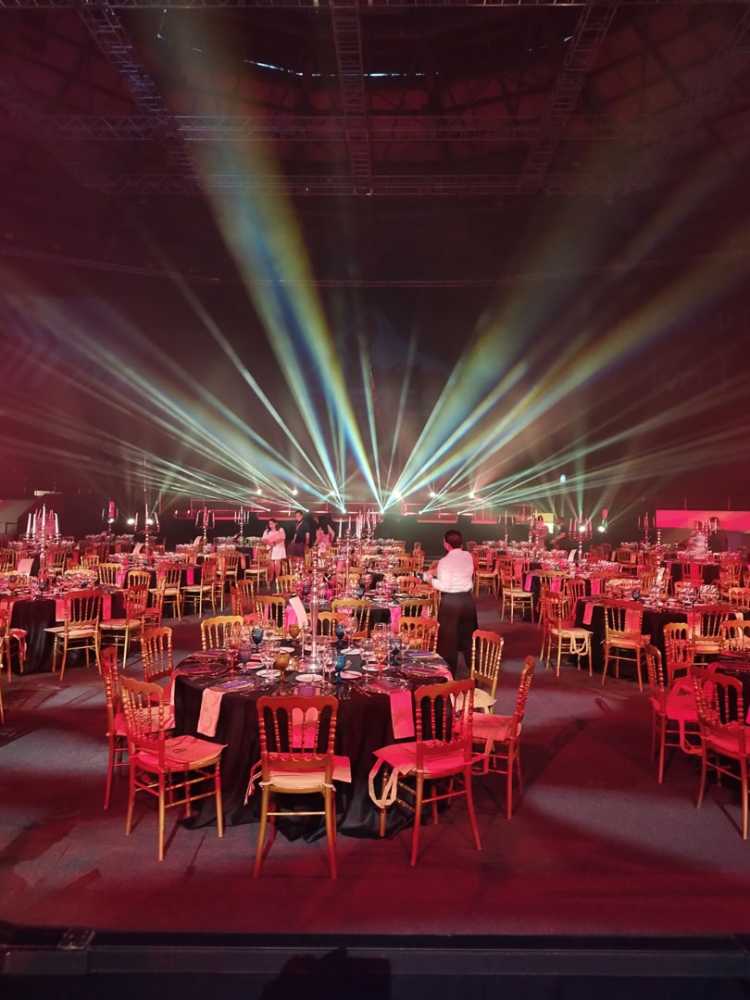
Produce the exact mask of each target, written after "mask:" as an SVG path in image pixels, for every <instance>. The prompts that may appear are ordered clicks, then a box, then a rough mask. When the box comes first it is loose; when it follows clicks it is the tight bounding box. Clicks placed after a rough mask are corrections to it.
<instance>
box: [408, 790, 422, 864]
mask: <svg viewBox="0 0 750 1000" xmlns="http://www.w3.org/2000/svg"><path fill="white" fill-rule="evenodd" d="M423 797H424V778H423V777H422V775H421V774H418V775H417V790H416V797H415V802H414V830H413V831H412V837H411V866H412V868H413V867H414V866H415V865H416V863H417V854H418V853H419V834H420V828H421V825H422V799H423Z"/></svg>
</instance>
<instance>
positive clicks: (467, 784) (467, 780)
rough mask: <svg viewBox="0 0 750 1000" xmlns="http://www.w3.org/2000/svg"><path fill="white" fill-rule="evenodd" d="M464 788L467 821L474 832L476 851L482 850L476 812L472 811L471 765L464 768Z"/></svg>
mask: <svg viewBox="0 0 750 1000" xmlns="http://www.w3.org/2000/svg"><path fill="white" fill-rule="evenodd" d="M464 788H465V789H466V808H467V809H468V811H469V822H470V823H471V832H472V833H473V834H474V843H475V845H476V848H477V850H478V851H481V850H482V841H481V840H480V839H479V827H478V826H477V814H476V812H475V811H474V789H473V787H472V784H471V766H469V767H467V768H465V769H464Z"/></svg>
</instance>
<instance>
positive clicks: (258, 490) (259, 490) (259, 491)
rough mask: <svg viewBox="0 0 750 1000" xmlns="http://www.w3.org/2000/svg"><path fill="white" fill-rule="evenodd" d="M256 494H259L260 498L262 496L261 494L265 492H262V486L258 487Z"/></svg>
mask: <svg viewBox="0 0 750 1000" xmlns="http://www.w3.org/2000/svg"><path fill="white" fill-rule="evenodd" d="M255 492H256V493H257V494H258V496H260V494H261V493H262V492H263V491H262V490H261V488H260V486H258V487H257V488H256V490H255Z"/></svg>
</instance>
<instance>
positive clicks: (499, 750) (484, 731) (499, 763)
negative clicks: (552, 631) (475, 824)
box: [472, 656, 536, 819]
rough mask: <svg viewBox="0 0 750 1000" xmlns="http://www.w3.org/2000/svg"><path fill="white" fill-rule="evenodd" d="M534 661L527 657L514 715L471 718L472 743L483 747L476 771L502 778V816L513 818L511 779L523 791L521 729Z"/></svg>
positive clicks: (488, 715) (478, 714) (531, 657)
mask: <svg viewBox="0 0 750 1000" xmlns="http://www.w3.org/2000/svg"><path fill="white" fill-rule="evenodd" d="M535 665H536V661H535V660H534V657H533V656H527V657H526V659H525V660H524V663H523V669H522V670H521V677H520V679H519V682H518V692H517V694H516V704H515V708H514V710H513V715H495V714H492V715H490V714H487V715H485V714H483V713H481V712H475V713H474V715H473V717H472V727H473V729H472V738H473V741H474V744H475V745H476V744H483V751H482V754H481V756H480V758H479V764H478V771H479V773H482V774H490V773H492V774H500V775H505V779H506V780H505V815H506V817H507V818H508V819H510V818H511V817H512V815H513V779H514V778H517V779H518V791H519V794H520V793H522V792H523V774H522V771H521V730H522V728H523V720H524V716H525V715H526V703H527V701H528V698H529V690H530V689H531V682H532V680H533V679H534V668H535Z"/></svg>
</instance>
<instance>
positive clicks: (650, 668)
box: [644, 646, 665, 693]
mask: <svg viewBox="0 0 750 1000" xmlns="http://www.w3.org/2000/svg"><path fill="white" fill-rule="evenodd" d="M644 654H645V658H646V677H647V683H648V687H649V689H650V690H651V691H653V692H657V693H658V692H662V691H664V690H665V687H664V669H663V667H662V662H661V653H660V652H659V650H658V649H657V647H656V646H646V648H645V650H644Z"/></svg>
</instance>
